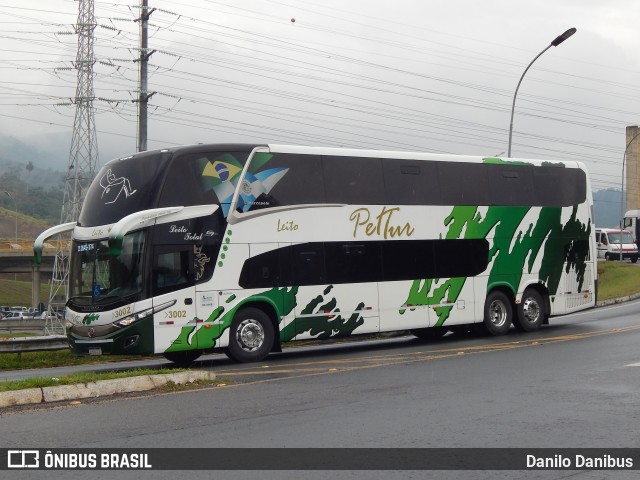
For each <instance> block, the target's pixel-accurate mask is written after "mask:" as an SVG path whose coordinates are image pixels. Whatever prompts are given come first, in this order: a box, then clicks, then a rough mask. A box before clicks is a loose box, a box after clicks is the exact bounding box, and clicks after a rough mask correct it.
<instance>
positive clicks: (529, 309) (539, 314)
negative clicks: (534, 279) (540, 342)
mask: <svg viewBox="0 0 640 480" xmlns="http://www.w3.org/2000/svg"><path fill="white" fill-rule="evenodd" d="M544 317H545V313H544V300H543V298H542V295H540V293H538V291H536V290H534V289H532V288H528V289H526V290H525V291H524V295H522V301H521V302H520V304H519V305H518V315H517V316H516V319H515V320H516V321H515V322H514V326H515V327H516V328H517V329H518V330H523V331H525V332H533V331H535V330H538V329H539V328H540V327H541V326H542V323H543V322H544Z"/></svg>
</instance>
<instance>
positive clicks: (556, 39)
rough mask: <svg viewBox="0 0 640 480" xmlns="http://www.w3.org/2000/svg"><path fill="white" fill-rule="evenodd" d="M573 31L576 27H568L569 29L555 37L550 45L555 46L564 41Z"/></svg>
mask: <svg viewBox="0 0 640 480" xmlns="http://www.w3.org/2000/svg"><path fill="white" fill-rule="evenodd" d="M574 33H576V29H575V28H570V29H569V30H567V31H566V32H564V33H563V34H562V35H558V36H557V37H556V38H555V40H554V41H553V42H551V45H552V46H554V47H557V46H558V45H560V44H561V43H562V42H564V41H565V40H566V39H567V38H569V37H570V36H571V35H573V34H574Z"/></svg>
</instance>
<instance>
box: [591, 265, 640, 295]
mask: <svg viewBox="0 0 640 480" xmlns="http://www.w3.org/2000/svg"><path fill="white" fill-rule="evenodd" d="M635 293H640V266H638V265H633V264H631V263H627V262H607V261H600V262H598V301H599V302H601V301H603V300H612V299H614V298H621V297H626V296H628V295H633V294H635Z"/></svg>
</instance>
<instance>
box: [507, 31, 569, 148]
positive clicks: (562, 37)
mask: <svg viewBox="0 0 640 480" xmlns="http://www.w3.org/2000/svg"><path fill="white" fill-rule="evenodd" d="M574 33H576V29H575V28H570V29H569V30H567V31H566V32H564V33H563V34H562V35H558V36H557V37H556V38H555V39H554V40H553V42H551V43H550V44H549V46H548V47H547V48H545V49H544V50H542V51H541V52H540V53H539V54H538V55H536V58H534V59H533V60H531V63H530V64H529V65H527V68H525V69H524V72H523V73H522V76H521V77H520V80H519V81H518V86H517V87H516V91H515V93H514V94H513V103H512V105H511V123H510V124H509V148H508V149H507V157H509V158H510V157H511V137H512V135H513V112H514V111H515V108H516V96H517V95H518V89H519V88H520V84H521V83H522V79H523V78H524V76H525V74H526V73H527V71H528V70H529V68H530V67H531V65H533V62H535V61H536V60H537V59H538V58H539V57H540V56H541V55H542V54H543V53H544V52H546V51H547V50H549V49H550V48H551V47H557V46H558V45H560V44H561V43H562V42H564V41H565V40H566V39H567V38H569V37H570V36H571V35H573V34H574Z"/></svg>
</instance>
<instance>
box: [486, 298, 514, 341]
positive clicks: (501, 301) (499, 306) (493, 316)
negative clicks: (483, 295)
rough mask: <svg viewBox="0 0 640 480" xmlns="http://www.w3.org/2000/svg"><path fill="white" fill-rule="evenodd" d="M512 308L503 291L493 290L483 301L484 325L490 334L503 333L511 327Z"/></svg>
mask: <svg viewBox="0 0 640 480" xmlns="http://www.w3.org/2000/svg"><path fill="white" fill-rule="evenodd" d="M512 316H513V309H512V308H511V302H510V301H509V297H507V296H506V295H505V294H504V293H503V292H501V291H499V290H494V291H493V292H491V293H490V294H489V295H488V296H487V299H486V300H485V302H484V327H485V329H486V330H487V331H488V332H489V333H490V334H491V335H505V334H506V333H507V332H508V331H509V328H510V327H511V319H512Z"/></svg>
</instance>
